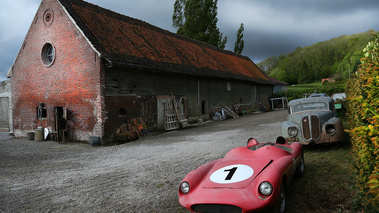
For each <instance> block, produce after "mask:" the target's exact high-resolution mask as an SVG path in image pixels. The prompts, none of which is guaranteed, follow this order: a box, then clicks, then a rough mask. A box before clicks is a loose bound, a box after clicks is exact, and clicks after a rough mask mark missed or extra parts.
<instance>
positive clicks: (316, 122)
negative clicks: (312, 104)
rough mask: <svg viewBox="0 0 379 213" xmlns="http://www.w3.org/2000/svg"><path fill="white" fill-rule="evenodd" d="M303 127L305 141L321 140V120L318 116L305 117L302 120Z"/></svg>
mask: <svg viewBox="0 0 379 213" xmlns="http://www.w3.org/2000/svg"><path fill="white" fill-rule="evenodd" d="M301 126H302V129H303V137H304V139H305V140H307V141H309V140H314V141H318V140H319V139H320V135H321V132H320V119H319V118H318V117H317V116H316V115H311V116H304V117H303V118H302V119H301Z"/></svg>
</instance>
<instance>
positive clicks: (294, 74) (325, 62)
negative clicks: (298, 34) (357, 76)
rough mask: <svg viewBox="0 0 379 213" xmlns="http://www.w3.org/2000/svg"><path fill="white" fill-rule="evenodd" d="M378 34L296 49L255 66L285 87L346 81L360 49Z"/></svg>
mask: <svg viewBox="0 0 379 213" xmlns="http://www.w3.org/2000/svg"><path fill="white" fill-rule="evenodd" d="M378 33H379V31H374V30H369V31H367V32H363V33H358V34H353V35H342V36H340V37H337V38H332V39H330V40H328V41H323V42H319V43H316V44H313V45H311V46H306V47H303V48H301V47H298V48H296V50H295V51H293V52H291V53H288V54H285V55H280V56H279V57H276V56H273V57H271V58H268V59H266V60H264V61H262V62H260V63H258V66H259V67H260V68H261V69H262V70H263V71H265V72H266V74H268V75H269V76H271V77H273V78H276V79H278V80H281V81H284V82H287V83H288V84H290V85H291V84H299V83H310V82H321V79H322V78H327V77H329V76H330V75H333V76H334V77H335V78H336V79H337V80H346V79H348V78H349V74H351V73H354V72H355V71H356V70H357V67H358V65H359V64H360V59H361V58H362V57H363V52H362V50H363V48H364V47H365V46H366V45H367V43H368V42H369V41H371V40H372V39H373V36H372V34H378Z"/></svg>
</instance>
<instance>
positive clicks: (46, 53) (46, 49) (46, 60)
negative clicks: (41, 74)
mask: <svg viewBox="0 0 379 213" xmlns="http://www.w3.org/2000/svg"><path fill="white" fill-rule="evenodd" d="M41 58H42V62H43V64H44V65H45V66H48V67H49V66H51V65H52V64H53V63H54V60H55V48H54V46H53V45H52V44H50V43H46V44H45V45H43V48H42V52H41Z"/></svg>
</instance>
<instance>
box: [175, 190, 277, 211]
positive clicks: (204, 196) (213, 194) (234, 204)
mask: <svg viewBox="0 0 379 213" xmlns="http://www.w3.org/2000/svg"><path fill="white" fill-rule="evenodd" d="M273 194H274V193H273ZM275 202H276V201H275V200H274V197H273V196H272V195H271V196H269V197H266V198H260V197H259V196H257V195H256V194H255V193H252V192H251V191H250V190H248V189H247V188H245V189H229V188H222V189H204V188H203V189H199V191H196V190H195V191H193V192H190V193H189V194H187V195H180V196H179V203H180V204H181V205H182V206H183V207H185V208H187V209H190V210H191V211H192V212H230V213H233V212H239V213H241V212H260V211H263V210H265V209H268V208H270V207H271V206H273V205H274V204H275Z"/></svg>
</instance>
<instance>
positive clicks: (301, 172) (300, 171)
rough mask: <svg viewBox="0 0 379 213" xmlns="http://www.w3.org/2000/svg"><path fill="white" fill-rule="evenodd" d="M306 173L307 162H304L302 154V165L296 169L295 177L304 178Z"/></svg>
mask: <svg viewBox="0 0 379 213" xmlns="http://www.w3.org/2000/svg"><path fill="white" fill-rule="evenodd" d="M304 173H305V162H304V154H303V153H301V158H300V163H299V165H298V166H297V168H296V171H295V177H297V178H302V177H303V176H304Z"/></svg>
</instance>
